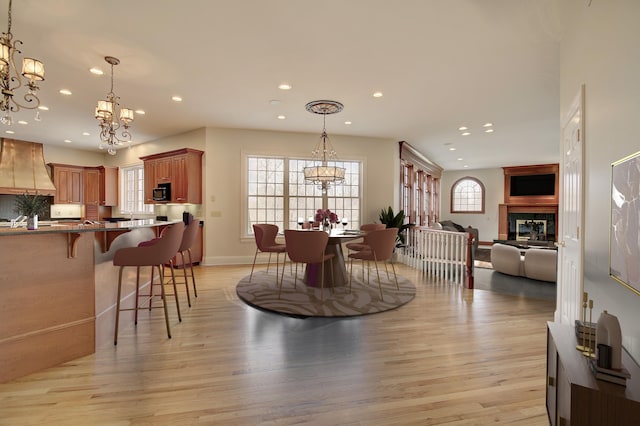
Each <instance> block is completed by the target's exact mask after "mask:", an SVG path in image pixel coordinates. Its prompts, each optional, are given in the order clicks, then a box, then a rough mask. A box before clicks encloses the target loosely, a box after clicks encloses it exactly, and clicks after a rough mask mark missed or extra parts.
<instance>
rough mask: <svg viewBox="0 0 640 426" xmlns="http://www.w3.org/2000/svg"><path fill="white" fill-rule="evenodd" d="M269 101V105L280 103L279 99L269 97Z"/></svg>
mask: <svg viewBox="0 0 640 426" xmlns="http://www.w3.org/2000/svg"><path fill="white" fill-rule="evenodd" d="M269 103H270V104H271V105H280V103H281V101H280V100H279V99H271V100H270V101H269Z"/></svg>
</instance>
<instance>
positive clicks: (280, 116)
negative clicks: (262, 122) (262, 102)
mask: <svg viewBox="0 0 640 426" xmlns="http://www.w3.org/2000/svg"><path fill="white" fill-rule="evenodd" d="M285 118H287V117H285V116H284V115H279V116H278V120H284V119H285Z"/></svg>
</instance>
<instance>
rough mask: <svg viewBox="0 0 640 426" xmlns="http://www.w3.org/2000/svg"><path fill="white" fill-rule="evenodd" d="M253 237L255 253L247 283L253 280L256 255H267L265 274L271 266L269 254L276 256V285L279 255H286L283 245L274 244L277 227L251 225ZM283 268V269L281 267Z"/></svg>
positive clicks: (267, 224) (262, 224) (261, 224)
mask: <svg viewBox="0 0 640 426" xmlns="http://www.w3.org/2000/svg"><path fill="white" fill-rule="evenodd" d="M253 235H254V237H255V239H256V253H255V255H254V256H253V266H251V275H249V282H251V278H253V268H255V266H256V258H257V257H258V253H259V252H262V253H269V262H268V263H267V273H268V272H269V266H270V265H271V254H272V253H275V254H276V284H277V283H278V266H279V256H280V253H286V251H287V246H286V245H285V244H278V243H276V235H278V226H277V225H273V224H270V223H257V224H255V225H253ZM285 258H286V255H285ZM283 268H284V267H283ZM283 271H284V269H283Z"/></svg>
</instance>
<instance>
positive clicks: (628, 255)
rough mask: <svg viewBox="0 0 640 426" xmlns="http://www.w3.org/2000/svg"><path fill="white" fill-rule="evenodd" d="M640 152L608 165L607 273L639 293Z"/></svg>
mask: <svg viewBox="0 0 640 426" xmlns="http://www.w3.org/2000/svg"><path fill="white" fill-rule="evenodd" d="M639 222H640V152H636V153H635V154H631V155H629V156H628V157H625V158H623V159H621V160H618V161H616V162H615V163H612V164H611V229H610V234H609V275H610V276H611V277H612V278H613V279H614V280H616V281H617V282H619V283H620V284H622V285H624V286H625V287H627V288H628V289H630V290H631V291H633V292H635V293H636V294H638V295H640V234H639V231H640V229H639V228H640V226H639Z"/></svg>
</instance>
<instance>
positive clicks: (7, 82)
mask: <svg viewBox="0 0 640 426" xmlns="http://www.w3.org/2000/svg"><path fill="white" fill-rule="evenodd" d="M11 3H12V1H11V0H9V13H8V24H7V32H4V33H2V36H0V86H2V99H0V111H2V112H3V113H4V115H3V116H2V118H0V121H1V122H2V124H6V125H8V126H10V125H11V123H12V122H13V119H12V118H11V112H18V111H20V109H22V108H24V109H35V108H38V107H39V106H40V98H38V95H37V92H38V90H39V89H40V88H39V87H38V85H37V83H36V82H38V81H44V64H43V63H42V62H40V61H39V60H37V59H33V58H27V57H25V58H23V59H22V72H18V69H17V68H16V62H15V55H16V53H22V52H21V51H20V49H18V46H19V45H21V44H22V41H20V40H17V39H16V40H14V39H13V34H12V33H11ZM24 79H27V81H26V83H25V81H24ZM23 85H24V86H26V89H27V93H25V94H24V95H23V96H22V100H23V101H24V103H21V102H19V101H18V100H16V98H14V96H15V95H17V94H18V93H17V92H16V91H17V90H18V89H20V88H21V87H22V86H23ZM39 117H40V115H39V113H38V112H36V120H38V119H39Z"/></svg>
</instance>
